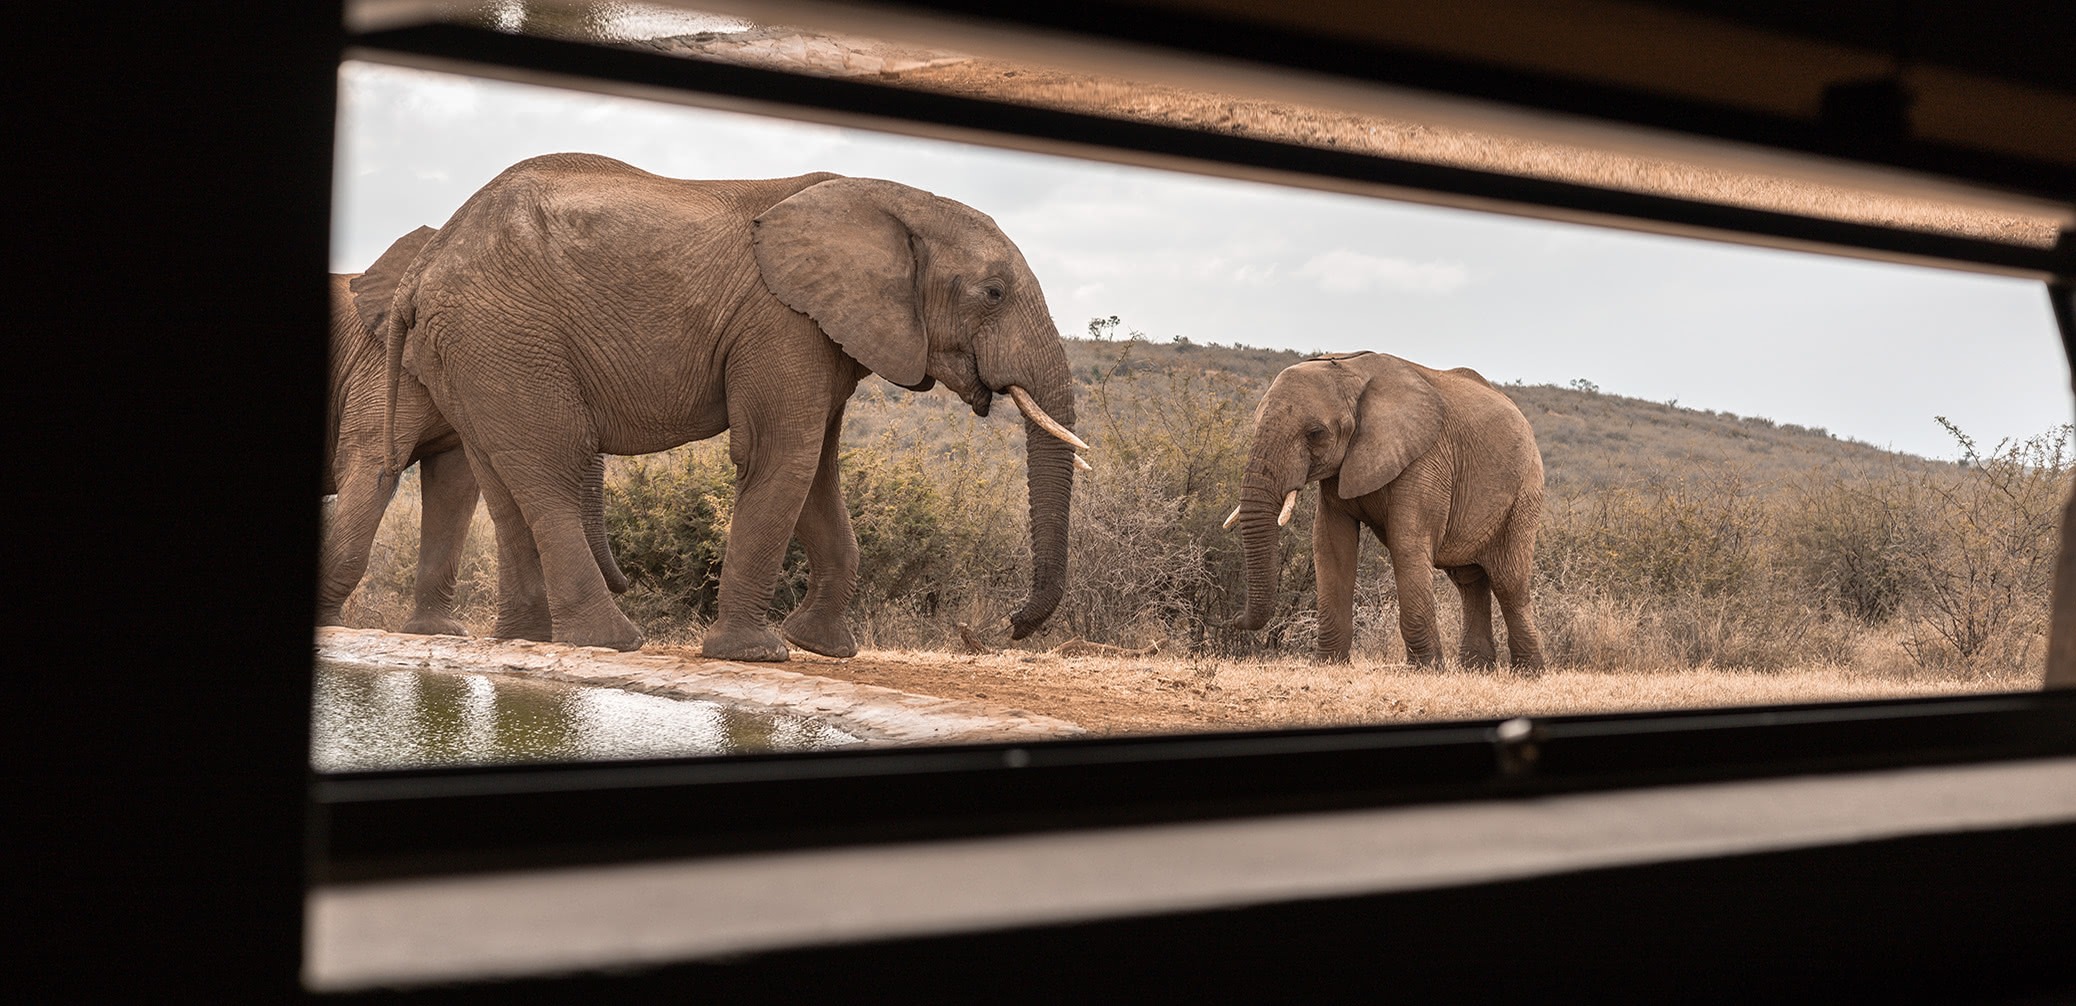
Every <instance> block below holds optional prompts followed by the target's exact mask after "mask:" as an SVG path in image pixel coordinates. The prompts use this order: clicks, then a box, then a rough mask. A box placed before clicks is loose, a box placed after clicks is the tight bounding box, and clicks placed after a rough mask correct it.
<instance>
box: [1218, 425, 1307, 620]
mask: <svg viewBox="0 0 2076 1006" xmlns="http://www.w3.org/2000/svg"><path fill="white" fill-rule="evenodd" d="M1293 454H1297V455H1299V456H1301V452H1298V451H1297V450H1296V448H1294V447H1291V446H1289V443H1288V439H1287V438H1284V437H1280V436H1274V435H1270V434H1266V433H1260V432H1258V433H1256V434H1255V438H1254V448H1253V449H1252V450H1251V451H1250V452H1249V454H1248V459H1247V473H1246V475H1245V476H1244V477H1243V478H1242V479H1241V481H1240V509H1239V512H1238V514H1237V516H1236V518H1235V519H1236V522H1237V523H1238V525H1239V528H1240V548H1241V556H1242V558H1243V560H1244V562H1245V569H1246V576H1247V608H1246V610H1245V611H1244V612H1243V613H1242V614H1241V615H1240V617H1239V619H1238V620H1237V621H1235V622H1234V623H1233V625H1234V626H1235V627H1236V628H1241V629H1249V630H1253V629H1259V628H1261V627H1262V626H1264V625H1267V624H1269V616H1270V615H1273V614H1275V612H1276V580H1277V569H1278V566H1279V565H1280V564H1279V563H1278V562H1277V561H1276V560H1277V557H1278V556H1279V555H1280V554H1281V553H1282V548H1281V541H1280V539H1281V537H1282V535H1281V532H1282V530H1283V519H1284V507H1285V506H1286V505H1287V500H1288V499H1289V498H1290V496H1291V493H1292V491H1293V490H1295V489H1297V488H1298V487H1299V486H1300V485H1302V484H1303V481H1304V473H1303V472H1290V471H1286V470H1285V469H1287V468H1288V467H1290V466H1289V465H1287V464H1284V463H1282V462H1283V459H1285V458H1287V457H1290V456H1292V455H1293Z"/></svg>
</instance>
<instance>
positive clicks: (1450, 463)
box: [1226, 353, 1543, 672]
mask: <svg viewBox="0 0 2076 1006" xmlns="http://www.w3.org/2000/svg"><path fill="white" fill-rule="evenodd" d="M1310 482H1317V483H1319V509H1318V516H1317V520H1316V522H1315V523H1314V524H1313V526H1312V557H1313V567H1314V571H1315V575H1316V576H1317V578H1318V588H1319V602H1318V603H1319V643H1318V648H1317V649H1318V656H1319V658H1320V659H1322V660H1346V659H1348V653H1349V647H1350V644H1351V642H1352V635H1353V632H1352V630H1353V627H1354V611H1355V558H1356V551H1357V548H1358V547H1359V545H1360V543H1361V531H1362V528H1363V527H1368V528H1369V529H1370V530H1371V531H1372V532H1374V533H1375V534H1376V535H1377V537H1378V539H1379V540H1381V541H1382V542H1383V543H1384V548H1385V550H1386V551H1388V552H1389V553H1390V554H1391V567H1392V572H1393V574H1394V576H1395V577H1396V578H1397V581H1398V583H1397V586H1398V604H1399V629H1400V631H1401V633H1402V634H1403V635H1404V637H1405V641H1406V655H1407V657H1408V659H1410V660H1411V661H1412V662H1414V663H1419V664H1439V663H1440V662H1441V659H1442V649H1441V640H1440V637H1439V632H1438V630H1437V628H1436V626H1435V613H1434V585H1433V580H1432V575H1433V574H1431V573H1430V572H1429V570H1432V569H1443V570H1447V571H1448V573H1449V577H1450V579H1452V580H1454V581H1455V582H1456V588H1457V591H1458V592H1459V593H1460V594H1461V595H1462V597H1463V641H1462V646H1461V650H1460V657H1461V659H1462V661H1463V662H1464V663H1465V664H1467V665H1471V666H1480V667H1490V666H1492V665H1493V664H1494V663H1495V658H1496V656H1497V651H1496V648H1495V646H1494V643H1493V638H1492V598H1493V597H1495V596H1496V597H1497V598H1498V599H1499V607H1500V611H1501V613H1502V614H1503V615H1504V617H1505V618H1506V623H1507V648H1508V649H1509V650H1510V651H1511V656H1512V658H1513V666H1514V669H1515V670H1516V671H1523V672H1532V671H1535V670H1538V669H1540V668H1541V666H1542V662H1543V656H1542V640H1541V637H1540V636H1539V635H1538V633H1537V632H1536V628H1535V619H1534V616H1533V614H1532V612H1531V610H1530V601H1529V576H1530V573H1531V572H1532V571H1533V568H1534V558H1535V535H1536V530H1537V528H1538V527H1539V525H1540V524H1541V522H1542V503H1543V461H1542V455H1541V453H1540V452H1538V451H1537V450H1536V446H1535V433H1534V431H1533V430H1531V429H1530V428H1529V425H1528V420H1527V419H1526V418H1525V417H1523V416H1522V415H1521V410H1520V409H1519V408H1517V407H1515V405H1514V403H1513V401H1512V400H1511V399H1509V398H1507V396H1505V395H1503V394H1501V393H1500V392H1499V391H1498V390H1497V389H1495V388H1493V387H1492V386H1491V385H1490V384H1488V383H1486V381H1485V379H1484V378H1483V377H1480V376H1478V373H1477V372H1476V371H1474V370H1471V369H1470V368H1468V367H1458V368H1457V369H1455V370H1431V369H1429V368H1427V367H1423V366H1420V365H1419V364H1416V363H1410V362H1408V361H1405V360H1401V359H1399V358H1398V357H1395V356H1386V355H1384V354H1382V353H1349V354H1335V355H1332V356H1325V357H1320V358H1317V359H1313V360H1308V361H1306V362H1304V363H1300V364H1297V365H1296V366H1293V367H1289V368H1287V369H1285V370H1284V371H1283V372H1282V373H1281V374H1278V375H1277V376H1276V380H1275V383H1273V384H1271V385H1270V386H1269V390H1268V392H1267V393H1266V394H1265V395H1263V396H1262V401H1261V406H1260V408H1259V409H1258V410H1257V411H1256V412H1255V417H1254V443H1253V446H1252V447H1251V448H1250V449H1249V453H1248V460H1247V471H1246V474H1245V476H1244V479H1243V481H1242V483H1241V495H1240V506H1239V507H1238V508H1237V509H1235V510H1234V511H1233V516H1232V517H1231V518H1229V519H1228V520H1227V522H1226V524H1227V526H1228V527H1230V526H1232V525H1233V524H1234V523H1235V522H1237V523H1239V525H1240V529H1241V534H1242V536H1243V542H1244V544H1243V548H1244V550H1245V552H1244V554H1245V560H1246V570H1247V609H1246V613H1245V614H1243V615H1242V616H1241V617H1240V618H1239V620H1238V623H1237V624H1238V626H1239V627H1240V628H1244V629H1259V628H1261V627H1262V626H1263V625H1264V624H1266V623H1267V622H1268V619H1269V614H1270V612H1271V609H1272V608H1273V606H1274V597H1275V594H1274V588H1275V576H1276V556H1277V547H1276V533H1277V528H1278V527H1279V526H1281V525H1282V524H1284V523H1286V522H1288V521H1289V519H1290V510H1291V507H1292V506H1293V505H1294V504H1295V503H1296V501H1297V493H1298V490H1299V489H1301V488H1303V487H1304V486H1305V485H1306V484H1307V483H1310Z"/></svg>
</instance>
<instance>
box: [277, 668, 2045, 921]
mask: <svg viewBox="0 0 2076 1006" xmlns="http://www.w3.org/2000/svg"><path fill="white" fill-rule="evenodd" d="M1524 743H1525V744H1526V745H1527V746H1526V747H1524V746H1523V745H1524ZM2067 754H2076V691H2068V692H2048V693H2028V694H2016V695H1992V696H1974V697H1963V698H1937V699H1917V700H1903V701H1893V702H1861V703H1836V704H1821V705H1798V706H1781V707H1772V708H1761V709H1730V710H1699V711H1687V712H1676V713H1633V714H1620V715H1604V716H1568V717H1553V718H1550V719H1547V720H1537V721H1534V722H1532V723H1530V724H1528V726H1527V729H1526V730H1525V731H1514V730H1511V729H1510V730H1501V729H1499V727H1498V724H1497V723H1495V722H1478V723H1447V724H1432V725H1398V726H1380V727H1366V728H1336V729H1313V730H1284V731H1261V732H1252V733H1232V734H1215V735H1195V736H1167V737H1144V738H1126V739H1119V738H1110V739H1093V740H1071V741H1050V742H1046V743H1043V744H1032V745H1024V746H1014V745H1007V744H993V745H977V746H969V747H945V748H930V749H897V750H881V751H862V752H823V753H813V754H793V755H769V756H757V757H733V758H707V759H678V760H666V761H651V762H642V763H614V764H590V765H583V764H574V765H572V764H563V765H546V766H512V767H496V768H468V769H444V770H423V771H415V772H366V773H355V774H346V775H333V776H325V777H320V778H319V780H318V781H317V783H316V785H315V787H314V790H313V795H314V798H315V804H316V808H317V811H318V815H319V820H320V823H319V830H320V835H321V837H322V841H323V844H324V852H325V855H324V857H323V858H322V859H321V861H320V864H319V865H318V866H317V870H318V872H319V874H320V876H319V878H318V879H319V880H321V881H323V882H329V883H350V882H356V881H365V880H373V879H381V878H389V877H398V876H407V875H414V874H423V873H441V872H451V871H455V870H463V869H508V868H514V867H520V866H542V865H551V864H564V863H581V862H604V861H615V860H627V859H646V858H655V857H659V856H695V855H710V854H721V853H730V852H745V851H756V850H767V851H768V850H773V849H784V848H807V847H817V846H836V845H853V844H866V843H876V842H887V841H902V840H913V839H918V838H949V837H956V836H974V835H988V834H1006V833H1012V832H1027V831H1032V830H1043V829H1059V828H1086V827H1098V826H1116V825H1127V824H1147V823H1156V822H1164V821H1178V820H1192V819H1203V818H1212V817H1240V816H1253V815H1260V814H1275V813H1290V812H1299V811H1320V810H1334V809H1348V808H1355V807H1380V806H1390V805H1395V804H1404V803H1411V802H1434V801H1442V800H1458V799H1477V798H1489V797H1495V796H1500V797H1505V796H1534V795H1550V794H1555V793H1566V792H1583V791H1590V790H1598V789H1609V788H1617V787H1626V786H1642V785H1667V784H1673V783H1692V782H1701V781H1710V780H1720V779H1745V778H1758V777H1765V776H1778V775H1787V774H1802V773H1811V772H1835V771H1859V770H1867V769H1875V768H1891V767H1901V766H1908V765H1932V764H1948V763H1956V762H1966V761H1982V760H1989V759H1998V758H2027V757H2043V756H2053V755H2067ZM601 822H612V824H611V827H602V826H601Z"/></svg>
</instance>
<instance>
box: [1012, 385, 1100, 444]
mask: <svg viewBox="0 0 2076 1006" xmlns="http://www.w3.org/2000/svg"><path fill="white" fill-rule="evenodd" d="M1009 397H1010V398H1011V399H1013V400H1014V401H1015V402H1016V407H1017V408H1019V409H1022V410H1023V412H1024V418H1025V419H1028V420H1030V421H1032V422H1034V423H1037V424H1038V425H1039V426H1040V427H1042V428H1043V429H1044V430H1045V432H1047V433H1050V434H1052V435H1053V436H1056V437H1058V438H1060V439H1061V440H1065V441H1066V442H1068V443H1070V444H1073V445H1074V446H1076V447H1079V448H1081V449H1082V450H1084V451H1085V450H1088V449H1089V446H1088V444H1087V443H1085V442H1084V441H1083V440H1082V439H1081V438H1080V437H1077V436H1075V435H1074V431H1073V430H1070V429H1068V428H1066V427H1064V426H1061V425H1060V423H1059V420H1056V419H1054V418H1052V417H1051V416H1048V415H1046V414H1045V410H1044V409H1041V408H1039V407H1038V400H1037V399H1035V398H1032V397H1031V393H1030V392H1028V391H1025V390H1024V389H1022V388H1019V387H1017V386H1016V385H1014V384H1012V385H1010V386H1009Z"/></svg>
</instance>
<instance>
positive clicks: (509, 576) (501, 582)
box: [468, 452, 555, 642]
mask: <svg viewBox="0 0 2076 1006" xmlns="http://www.w3.org/2000/svg"><path fill="white" fill-rule="evenodd" d="M468 459H469V467H470V469H471V470H472V471H473V472H474V473H475V476H476V483H477V485H478V486H480V487H481V489H482V492H483V503H484V505H486V506H488V507H489V508H490V519H491V522H492V523H493V524H495V525H496V527H497V626H496V627H495V628H493V629H491V630H490V634H491V635H493V636H496V637H497V638H499V639H538V640H541V641H543V642H545V641H547V640H549V639H552V638H554V636H555V622H554V619H553V618H552V617H551V616H550V615H549V612H548V588H547V584H546V583H545V582H543V580H542V579H541V554H540V552H539V550H537V549H536V548H535V547H534V541H533V532H532V531H531V530H529V529H528V528H527V526H526V516H525V515H524V514H523V513H521V512H520V510H519V504H518V503H516V502H514V501H513V499H512V494H511V492H510V491H509V490H507V489H506V488H505V484H504V482H503V481H502V480H501V479H499V478H498V476H497V472H496V471H495V470H493V469H492V468H491V467H490V464H489V462H487V461H485V460H484V459H483V458H481V457H480V456H478V455H476V454H475V453H474V452H470V453H469V455H468Z"/></svg>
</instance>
